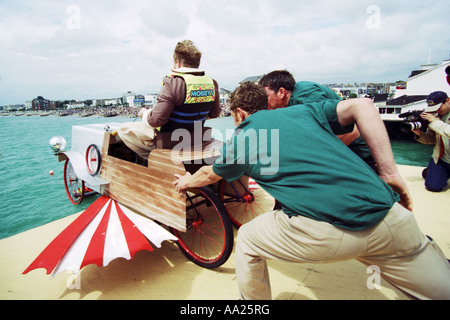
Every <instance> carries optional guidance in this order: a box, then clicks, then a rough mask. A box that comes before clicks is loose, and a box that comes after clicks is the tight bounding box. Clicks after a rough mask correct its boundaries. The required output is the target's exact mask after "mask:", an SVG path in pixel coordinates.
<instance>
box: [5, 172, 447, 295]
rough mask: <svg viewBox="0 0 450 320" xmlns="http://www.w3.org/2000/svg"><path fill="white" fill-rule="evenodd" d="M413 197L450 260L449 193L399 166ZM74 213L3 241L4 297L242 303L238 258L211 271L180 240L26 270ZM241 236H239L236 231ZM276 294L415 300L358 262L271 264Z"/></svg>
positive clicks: (429, 231)
mask: <svg viewBox="0 0 450 320" xmlns="http://www.w3.org/2000/svg"><path fill="white" fill-rule="evenodd" d="M399 169H400V172H401V174H402V176H403V177H404V179H405V180H406V183H407V184H408V186H409V188H410V191H411V193H412V196H413V199H414V208H415V209H414V213H415V215H416V217H417V221H418V223H419V226H420V227H421V229H422V231H423V232H424V233H425V234H427V235H430V236H431V237H433V238H434V240H435V241H436V242H437V243H438V244H439V245H440V247H441V249H442V250H443V252H444V253H445V254H446V256H447V257H450V233H449V230H450V210H449V208H450V189H449V188H447V189H446V191H445V192H442V193H432V192H429V191H426V190H425V188H424V184H423V179H422V177H421V172H422V170H423V168H420V167H410V166H399ZM78 215H79V214H77V215H73V216H70V217H67V218H64V219H61V220H58V221H55V222H52V223H50V224H47V225H44V226H42V227H39V228H36V229H33V230H29V231H26V232H24V233H21V234H18V235H16V236H13V237H10V238H7V239H3V240H0V299H2V300H14V299H44V300H47V299H48V300H53V299H68V300H78V299H87V300H96V299H152V300H160V299H164V300H186V299H188V300H236V299H238V297H239V296H238V292H237V285H236V277H235V270H234V257H233V255H232V256H231V258H230V259H229V260H228V262H227V263H225V264H224V265H223V266H222V267H220V268H218V269H216V270H206V269H203V268H200V267H198V266H196V265H195V264H193V263H192V262H189V261H188V260H187V259H186V258H185V257H184V256H183V254H182V253H181V252H180V251H179V249H178V248H177V246H176V245H175V244H173V243H169V242H165V243H164V244H163V246H162V248H161V249H156V250H155V251H153V252H146V251H143V252H139V253H137V254H136V256H135V258H134V259H133V260H130V261H126V260H124V259H117V260H115V261H113V262H111V264H110V265H109V266H108V267H105V268H98V267H96V266H94V265H90V266H87V267H85V268H84V269H83V270H82V271H81V272H80V273H79V275H77V276H74V275H72V274H71V273H64V272H63V273H61V274H59V275H58V276H56V277H55V278H54V279H51V278H50V277H49V276H48V275H46V274H45V270H44V269H38V270H34V271H31V272H30V273H28V274H26V275H23V274H22V272H23V271H24V270H25V269H26V268H27V267H28V265H29V264H30V263H31V262H32V261H33V260H34V259H35V258H36V257H37V256H38V255H39V254H40V253H41V251H42V250H43V249H44V248H45V247H46V246H47V245H48V244H49V243H50V242H51V240H53V239H54V238H55V237H56V236H57V235H58V234H59V233H60V232H61V231H62V230H63V229H64V228H65V227H66V226H68V225H69V224H70V223H71V222H72V221H73V220H75V218H76V217H77V216H78ZM235 234H236V232H235ZM269 272H270V278H271V284H272V295H273V297H274V299H278V300H304V299H306V300H334V299H339V300H361V299H362V300H408V299H410V298H409V296H407V295H406V294H404V293H403V292H401V291H399V290H397V289H396V288H394V287H393V286H391V285H390V284H388V283H386V282H385V281H381V288H379V289H376V288H375V289H368V287H367V282H368V278H369V277H370V274H368V273H367V268H366V267H365V266H364V265H362V264H361V263H359V262H357V261H355V260H352V261H346V262H340V263H333V264H323V265H322V264H291V263H285V262H279V261H269Z"/></svg>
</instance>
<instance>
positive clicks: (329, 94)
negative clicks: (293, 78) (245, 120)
mask: <svg viewBox="0 0 450 320" xmlns="http://www.w3.org/2000/svg"><path fill="white" fill-rule="evenodd" d="M327 99H331V100H337V101H341V100H342V98H341V97H340V96H339V95H338V94H337V93H336V92H334V90H332V89H330V88H328V87H326V86H323V85H320V84H318V83H315V82H311V81H299V82H297V83H296V84H295V87H294V91H293V92H292V95H291V99H290V100H289V104H288V106H295V105H298V104H308V103H313V102H321V101H323V100H327ZM348 147H349V148H350V149H351V150H352V151H353V152H354V153H356V154H357V155H358V156H359V157H360V158H361V159H367V158H368V157H370V156H371V154H370V150H369V148H368V147H367V144H366V142H365V141H364V140H363V138H362V137H358V138H356V139H355V140H354V141H353V142H352V143H351V144H350V145H349V146H348Z"/></svg>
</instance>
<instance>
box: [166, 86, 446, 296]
mask: <svg viewBox="0 0 450 320" xmlns="http://www.w3.org/2000/svg"><path fill="white" fill-rule="evenodd" d="M308 106H309V107H308V108H305V107H304V106H293V107H290V108H282V109H278V110H271V111H268V110H265V109H267V95H266V92H265V90H264V89H263V88H262V87H261V86H258V85H255V84H252V83H245V84H243V85H241V86H240V87H239V88H237V89H236V91H235V92H233V94H232V96H231V107H230V108H231V112H232V115H233V117H234V121H235V124H236V126H237V129H236V131H235V134H234V135H233V137H232V138H231V139H230V140H229V141H227V143H226V144H225V145H224V147H223V150H222V157H220V158H219V159H217V160H216V162H215V163H214V164H213V165H212V166H205V167H203V168H201V169H200V170H199V171H197V172H196V173H195V174H194V175H190V174H186V175H185V176H179V175H178V176H177V178H178V180H177V181H176V182H175V186H176V188H177V190H179V191H181V190H184V189H187V188H189V187H201V186H205V185H209V184H211V183H214V182H216V181H218V180H220V179H221V178H224V179H226V180H228V181H232V180H235V179H237V178H239V177H240V176H241V175H246V176H250V177H251V178H253V179H254V180H255V181H256V182H257V183H258V184H259V185H260V186H261V187H262V188H264V189H265V190H266V191H267V192H268V193H269V194H271V195H272V196H273V197H274V198H276V199H277V200H278V201H279V202H280V203H281V205H282V210H277V211H273V212H268V213H266V214H263V215H261V216H259V217H257V218H255V219H254V220H253V221H251V222H249V223H247V224H245V225H243V226H242V227H241V228H240V230H239V235H238V238H237V243H236V252H235V258H236V278H237V282H238V287H239V291H240V294H241V297H242V298H244V299H271V289H270V281H269V276H268V271H267V265H266V260H270V259H278V260H284V261H290V262H313V263H323V262H333V261H341V260H348V259H357V260H359V261H361V262H363V263H365V264H367V265H368V266H370V265H377V266H378V267H380V270H381V276H383V277H384V278H385V279H387V280H388V281H390V282H392V283H393V284H394V285H396V286H397V287H399V288H400V289H402V290H405V291H406V292H408V293H409V294H411V295H413V296H415V297H417V298H436V299H437V298H441V299H442V298H450V267H449V265H448V263H446V262H445V261H446V260H445V259H444V257H443V255H442V252H439V250H436V249H435V247H433V246H431V245H430V242H429V240H428V239H427V238H426V237H425V236H424V235H423V234H422V233H421V232H420V230H419V228H418V226H417V224H416V222H415V220H414V217H413V215H412V213H411V211H410V210H411V209H412V201H411V197H410V194H409V191H408V189H407V187H406V185H405V183H404V181H403V179H402V178H401V177H400V175H399V172H398V170H397V167H396V165H395V161H394V158H393V155H392V151H391V148H390V143H389V138H388V136H387V133H386V130H385V129H384V125H383V122H382V121H381V119H380V118H379V115H377V112H376V109H375V108H373V103H372V102H371V101H370V100H367V99H353V100H347V101H337V100H324V101H322V102H320V103H310V104H309V105H308ZM377 117H378V118H377ZM353 123H356V124H357V125H358V127H359V128H360V131H361V134H362V136H363V137H364V139H365V141H367V144H368V145H369V146H370V147H371V148H372V152H373V155H374V158H375V160H376V161H377V163H378V164H379V169H380V170H379V171H380V174H379V176H377V175H376V174H375V172H373V170H371V169H370V168H369V167H368V166H364V165H362V164H363V161H362V160H361V159H360V158H359V157H358V156H357V155H355V154H354V153H353V152H351V151H350V150H349V149H348V148H347V147H346V146H345V145H344V144H343V143H341V141H340V140H339V139H338V138H337V136H336V134H341V133H344V132H350V131H351V130H352V129H353ZM398 201H400V203H401V205H400V204H399V203H398ZM431 269H432V270H433V272H429V270H431Z"/></svg>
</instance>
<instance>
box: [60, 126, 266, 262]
mask: <svg viewBox="0 0 450 320" xmlns="http://www.w3.org/2000/svg"><path fill="white" fill-rule="evenodd" d="M118 126H119V124H114V123H113V124H108V125H107V126H105V125H85V126H74V127H73V128H72V150H71V151H67V152H59V153H58V157H59V161H64V162H65V166H64V183H65V188H66V191H67V195H68V197H69V199H70V200H71V201H72V202H73V203H74V204H79V203H80V202H81V201H82V200H83V198H84V197H85V196H86V195H89V194H92V193H99V194H102V195H106V196H108V197H110V198H112V199H114V200H115V201H117V202H119V203H120V204H122V205H124V206H126V207H128V208H129V209H131V210H133V211H134V212H136V213H138V214H140V215H143V216H145V217H148V218H150V219H152V220H154V221H156V222H158V223H160V224H162V225H165V226H167V227H168V228H169V230H170V231H171V232H172V233H173V234H174V235H175V236H176V237H177V238H178V241H177V244H178V246H179V248H180V250H181V251H182V252H183V253H184V254H185V255H186V257H187V258H188V259H190V260H191V261H193V262H194V263H196V264H197V265H199V266H202V267H205V268H217V267H219V266H221V265H222V264H223V263H225V262H226V261H227V260H228V258H229V256H230V254H231V251H232V248H233V241H234V240H233V239H234V237H233V227H232V224H234V225H235V226H236V227H239V226H241V225H242V224H243V223H245V222H247V221H249V220H251V219H253V218H254V217H255V216H257V215H259V214H261V213H264V212H267V211H270V210H271V209H272V208H273V205H274V200H273V198H271V197H270V196H269V195H268V194H267V193H265V192H264V191H263V190H262V189H260V188H259V187H258V186H256V185H255V184H253V183H250V184H249V179H248V178H247V177H242V178H241V179H239V180H238V181H234V182H232V183H228V182H226V181H225V180H221V181H220V182H219V183H216V184H214V185H211V186H207V187H203V188H195V189H189V190H187V192H185V193H182V194H180V193H178V192H177V191H176V189H175V186H174V181H175V180H176V178H175V174H180V175H184V174H186V172H190V173H195V171H196V170H198V169H199V168H200V167H201V166H202V165H205V164H212V163H213V161H214V160H215V159H216V158H217V157H218V156H219V151H220V148H221V145H222V142H220V141H217V140H214V139H212V138H210V132H211V130H209V134H208V132H206V134H205V132H203V133H202V136H203V137H205V136H208V138H206V139H204V140H203V141H202V142H201V143H200V144H198V145H194V146H192V147H191V148H188V150H180V151H176V150H175V149H174V148H171V147H173V142H170V141H168V136H164V135H158V137H157V140H156V149H155V150H153V151H152V152H151V153H150V156H149V158H148V164H147V165H142V164H138V163H134V162H130V161H125V160H121V159H119V158H118V157H116V156H115V155H114V152H113V150H114V147H115V145H117V139H116V136H115V134H114V133H115V130H116V129H117V128H118Z"/></svg>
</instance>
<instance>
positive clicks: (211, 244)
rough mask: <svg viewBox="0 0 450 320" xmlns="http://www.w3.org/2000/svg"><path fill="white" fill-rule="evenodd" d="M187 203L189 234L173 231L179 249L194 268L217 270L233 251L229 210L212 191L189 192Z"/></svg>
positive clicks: (204, 189)
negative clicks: (193, 264) (196, 266)
mask: <svg viewBox="0 0 450 320" xmlns="http://www.w3.org/2000/svg"><path fill="white" fill-rule="evenodd" d="M186 201H187V204H186V222H187V230H186V232H180V231H178V230H175V229H173V228H172V232H173V233H174V235H175V236H176V237H177V238H178V241H177V244H178V247H179V248H180V250H181V252H183V254H184V255H185V256H186V257H187V258H188V259H189V260H191V261H192V262H194V263H195V264H197V265H199V266H201V267H203V268H208V269H214V268H218V267H220V266H221V265H222V264H224V263H225V262H226V261H227V260H228V258H229V257H230V254H231V251H232V250H233V242H234V238H233V227H232V225H231V223H230V220H229V218H228V215H227V213H226V210H225V208H224V206H223V204H222V202H220V199H219V197H218V196H217V194H215V193H214V192H213V191H212V190H211V188H209V187H203V188H198V189H197V188H195V189H189V190H188V192H187V199H186Z"/></svg>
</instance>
